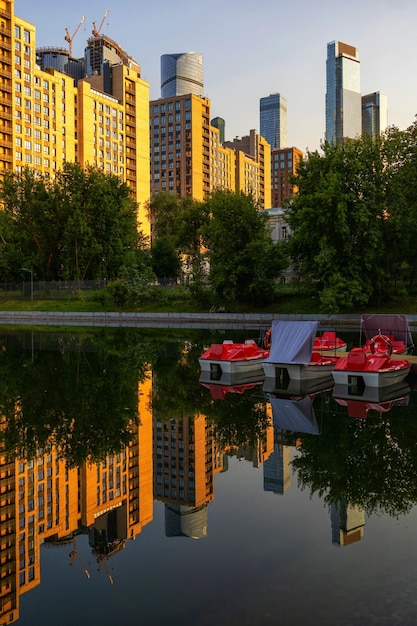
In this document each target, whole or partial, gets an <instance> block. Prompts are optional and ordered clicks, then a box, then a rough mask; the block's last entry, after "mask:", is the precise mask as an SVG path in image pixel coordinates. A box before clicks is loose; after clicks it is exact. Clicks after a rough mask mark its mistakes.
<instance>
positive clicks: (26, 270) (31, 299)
mask: <svg viewBox="0 0 417 626" xmlns="http://www.w3.org/2000/svg"><path fill="white" fill-rule="evenodd" d="M22 270H23V271H24V272H30V308H31V309H33V270H28V269H27V267H22Z"/></svg>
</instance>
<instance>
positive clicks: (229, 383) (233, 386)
mask: <svg viewBox="0 0 417 626" xmlns="http://www.w3.org/2000/svg"><path fill="white" fill-rule="evenodd" d="M199 382H200V384H201V385H203V387H205V388H206V389H208V390H209V391H210V393H211V397H212V398H213V399H215V400H223V399H224V398H225V396H226V394H228V393H240V394H242V393H244V392H245V391H248V390H249V389H255V388H256V387H259V386H260V385H262V383H263V370H261V372H260V373H259V372H258V373H255V374H254V373H250V372H243V373H237V374H228V373H222V375H221V377H220V378H219V379H217V376H213V373H212V372H210V371H202V372H201V374H200V378H199Z"/></svg>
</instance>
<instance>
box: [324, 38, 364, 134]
mask: <svg viewBox="0 0 417 626" xmlns="http://www.w3.org/2000/svg"><path fill="white" fill-rule="evenodd" d="M361 133H362V100H361V93H360V61H359V57H358V51H357V49H356V48H355V47H354V46H350V45H348V44H346V43H342V42H341V41H333V42H331V43H328V44H327V61H326V141H328V142H336V143H343V140H344V139H345V138H351V139H355V138H357V137H360V136H361Z"/></svg>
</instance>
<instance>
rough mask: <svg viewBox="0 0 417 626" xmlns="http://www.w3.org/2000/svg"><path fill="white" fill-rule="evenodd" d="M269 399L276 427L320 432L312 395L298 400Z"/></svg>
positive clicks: (295, 430) (313, 433)
mask: <svg viewBox="0 0 417 626" xmlns="http://www.w3.org/2000/svg"><path fill="white" fill-rule="evenodd" d="M269 401H270V403H271V406H272V419H273V424H274V427H275V428H280V429H281V430H288V431H290V432H293V433H308V434H310V435H319V434H320V430H319V427H318V425H317V421H316V416H315V414H314V409H313V403H312V401H311V398H310V396H304V398H299V399H298V400H290V399H289V398H270V399H269Z"/></svg>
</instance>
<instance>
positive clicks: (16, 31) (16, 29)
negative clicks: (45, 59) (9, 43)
mask: <svg viewBox="0 0 417 626" xmlns="http://www.w3.org/2000/svg"><path fill="white" fill-rule="evenodd" d="M14 36H15V37H16V38H17V39H20V26H15V27H14Z"/></svg>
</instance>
